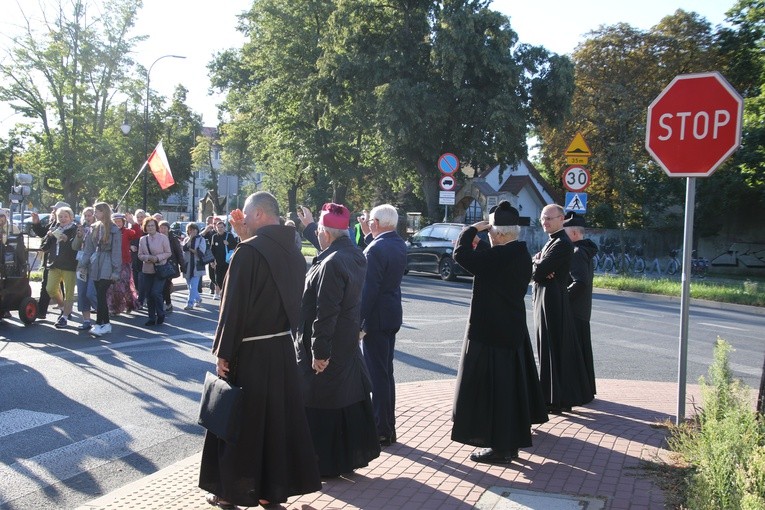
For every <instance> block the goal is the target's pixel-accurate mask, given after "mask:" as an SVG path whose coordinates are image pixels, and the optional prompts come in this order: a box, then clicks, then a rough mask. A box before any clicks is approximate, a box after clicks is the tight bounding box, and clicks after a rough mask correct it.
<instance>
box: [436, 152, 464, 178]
mask: <svg viewBox="0 0 765 510" xmlns="http://www.w3.org/2000/svg"><path fill="white" fill-rule="evenodd" d="M438 169H439V170H441V173H442V174H446V175H451V174H453V173H454V172H456V171H457V170H459V169H460V160H459V159H458V158H457V156H455V155H454V154H452V153H451V152H446V153H444V154H441V156H440V157H439V158H438Z"/></svg>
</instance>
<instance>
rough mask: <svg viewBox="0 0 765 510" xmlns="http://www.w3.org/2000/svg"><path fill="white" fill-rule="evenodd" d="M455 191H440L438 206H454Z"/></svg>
mask: <svg viewBox="0 0 765 510" xmlns="http://www.w3.org/2000/svg"><path fill="white" fill-rule="evenodd" d="M454 193H455V192H454V191H439V192H438V205H454Z"/></svg>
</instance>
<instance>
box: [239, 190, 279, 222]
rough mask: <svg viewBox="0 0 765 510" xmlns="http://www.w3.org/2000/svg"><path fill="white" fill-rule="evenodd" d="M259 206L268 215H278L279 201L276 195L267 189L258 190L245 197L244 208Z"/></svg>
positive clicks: (276, 216) (275, 216)
mask: <svg viewBox="0 0 765 510" xmlns="http://www.w3.org/2000/svg"><path fill="white" fill-rule="evenodd" d="M250 208H259V209H261V210H262V211H263V212H265V213H266V214H267V215H268V216H272V217H274V218H278V217H279V202H277V201H276V197H275V196H273V195H272V194H271V193H269V192H267V191H258V192H255V193H253V194H252V195H250V196H249V197H247V200H245V201H244V209H245V210H247V209H250Z"/></svg>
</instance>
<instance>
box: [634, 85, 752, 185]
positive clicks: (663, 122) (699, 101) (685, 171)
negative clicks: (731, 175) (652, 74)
mask: <svg viewBox="0 0 765 510" xmlns="http://www.w3.org/2000/svg"><path fill="white" fill-rule="evenodd" d="M743 108H744V100H743V99H742V98H741V96H740V95H739V94H738V92H736V90H735V89H734V88H733V87H732V86H731V85H730V83H728V82H727V80H726V79H725V78H723V76H722V75H721V74H720V73H718V72H711V73H699V74H682V75H679V76H675V78H674V79H673V80H672V82H671V83H670V84H669V85H667V87H666V88H665V89H664V90H662V91H661V94H659V95H658V97H656V99H654V101H653V103H651V105H650V106H649V107H648V119H647V123H646V134H645V148H646V150H648V152H649V153H650V154H651V156H653V159H655V160H656V162H657V163H659V165H661V167H662V168H663V169H664V171H665V172H666V173H667V175H669V176H670V177H708V176H710V175H712V172H714V171H715V170H716V169H717V167H718V166H720V165H721V164H722V163H723V161H725V160H726V159H727V158H728V157H729V156H730V155H731V154H733V153H734V152H735V151H736V149H738V147H739V145H740V144H741V119H742V116H743Z"/></svg>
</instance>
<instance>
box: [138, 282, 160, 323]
mask: <svg viewBox="0 0 765 510" xmlns="http://www.w3.org/2000/svg"><path fill="white" fill-rule="evenodd" d="M143 284H144V288H145V289H146V302H147V304H148V314H149V319H150V320H155V319H157V318H159V317H164V316H165V302H164V301H163V300H162V289H164V288H165V279H164V278H157V276H156V275H155V274H154V273H143Z"/></svg>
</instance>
